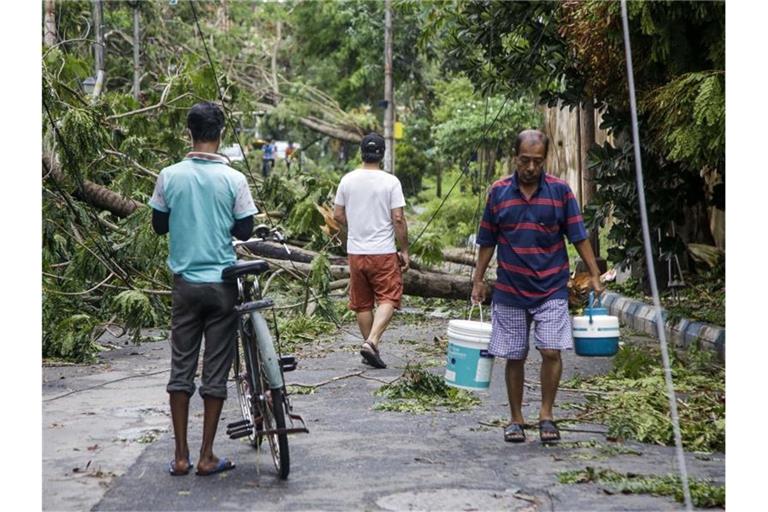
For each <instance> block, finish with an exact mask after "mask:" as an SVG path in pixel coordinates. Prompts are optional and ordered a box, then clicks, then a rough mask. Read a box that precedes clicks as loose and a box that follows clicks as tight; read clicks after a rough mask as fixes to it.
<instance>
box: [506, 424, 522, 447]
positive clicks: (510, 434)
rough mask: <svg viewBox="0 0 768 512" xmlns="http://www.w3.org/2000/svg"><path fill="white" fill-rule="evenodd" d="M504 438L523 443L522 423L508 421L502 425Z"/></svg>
mask: <svg viewBox="0 0 768 512" xmlns="http://www.w3.org/2000/svg"><path fill="white" fill-rule="evenodd" d="M504 440H505V441H506V442H508V443H524V442H525V428H524V425H521V424H520V423H510V424H509V425H507V426H506V427H504Z"/></svg>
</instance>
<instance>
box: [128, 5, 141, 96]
mask: <svg viewBox="0 0 768 512" xmlns="http://www.w3.org/2000/svg"><path fill="white" fill-rule="evenodd" d="M129 5H130V6H131V7H133V99H135V100H136V101H138V100H139V96H140V94H141V63H140V62H139V45H140V44H141V32H140V26H139V23H140V22H141V11H140V10H139V2H132V3H131V4H129Z"/></svg>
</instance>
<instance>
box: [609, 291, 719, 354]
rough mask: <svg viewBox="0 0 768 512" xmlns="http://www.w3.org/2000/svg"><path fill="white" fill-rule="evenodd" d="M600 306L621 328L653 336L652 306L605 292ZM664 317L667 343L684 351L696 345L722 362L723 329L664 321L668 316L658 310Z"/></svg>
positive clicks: (683, 320)
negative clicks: (623, 326)
mask: <svg viewBox="0 0 768 512" xmlns="http://www.w3.org/2000/svg"><path fill="white" fill-rule="evenodd" d="M603 305H604V306H605V307H607V308H608V311H609V312H610V314H611V315H615V316H618V317H619V321H620V322H621V323H623V324H624V325H627V326H629V327H631V328H632V329H635V330H637V331H640V332H644V333H647V334H650V335H652V336H654V337H657V335H658V333H657V331H656V322H655V316H656V315H655V311H654V307H653V306H652V305H649V304H646V303H645V302H641V301H639V300H635V299H630V298H629V297H625V296H623V295H620V294H618V293H615V292H606V293H605V296H604V298H603ZM661 314H662V318H664V321H665V324H664V330H665V332H666V334H667V339H668V340H669V342H670V343H671V344H672V345H673V346H675V347H677V348H679V349H687V348H688V347H690V346H691V345H698V346H699V348H701V349H704V350H711V351H713V352H715V353H717V357H718V358H719V359H720V360H721V361H723V362H724V361H725V328H724V327H720V326H718V325H712V324H707V323H704V322H696V321H693V320H689V319H687V318H683V319H681V320H678V321H676V322H675V323H673V322H668V321H667V317H668V315H669V313H668V312H667V310H666V309H662V313H661Z"/></svg>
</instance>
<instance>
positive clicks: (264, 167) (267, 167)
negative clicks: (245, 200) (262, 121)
mask: <svg viewBox="0 0 768 512" xmlns="http://www.w3.org/2000/svg"><path fill="white" fill-rule="evenodd" d="M274 166H275V140H274V139H269V142H268V143H267V144H266V145H265V146H264V155H262V162H261V174H262V176H264V178H267V176H269V171H271V170H272V168H273V167H274Z"/></svg>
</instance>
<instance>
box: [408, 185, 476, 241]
mask: <svg viewBox="0 0 768 512" xmlns="http://www.w3.org/2000/svg"><path fill="white" fill-rule="evenodd" d="M455 177H456V175H453V176H451V175H449V176H448V177H447V179H448V180H450V181H451V182H453V180H454V179H455ZM471 186H472V182H471V178H470V177H464V178H462V182H461V185H459V187H461V189H460V190H456V191H454V193H453V194H451V196H449V197H448V199H447V200H446V201H445V204H444V205H443V207H442V208H440V203H441V202H442V201H443V200H442V199H440V198H434V199H431V200H430V201H429V202H427V203H426V204H424V207H425V208H426V209H425V210H424V212H423V213H422V214H421V215H419V217H418V220H419V221H422V222H425V223H426V222H427V221H428V220H429V219H430V218H432V216H433V214H434V213H435V212H436V211H437V210H438V208H440V210H439V212H438V214H437V216H436V217H435V218H434V220H433V221H432V224H430V227H429V228H428V231H427V232H426V233H425V234H424V236H422V238H424V237H427V236H428V235H427V234H432V236H433V237H435V238H439V239H440V241H441V242H442V244H443V245H444V246H464V245H465V244H466V241H467V237H469V236H470V235H472V234H474V233H475V232H476V231H477V226H478V223H479V221H480V219H479V217H480V215H481V214H482V210H481V208H482V207H483V205H484V203H482V202H481V201H483V200H484V197H483V195H482V194H481V193H480V191H479V190H478V191H477V192H476V193H475V194H472V193H466V192H465V191H466V190H467V189H470V190H471ZM462 192H464V193H462ZM419 231H420V230H419ZM419 242H421V241H419ZM424 244H425V245H424V247H425V249H424V252H425V253H426V254H429V251H428V250H427V247H428V246H429V245H433V246H435V247H437V241H436V240H435V241H433V242H430V241H429V238H427V240H425V241H424Z"/></svg>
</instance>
